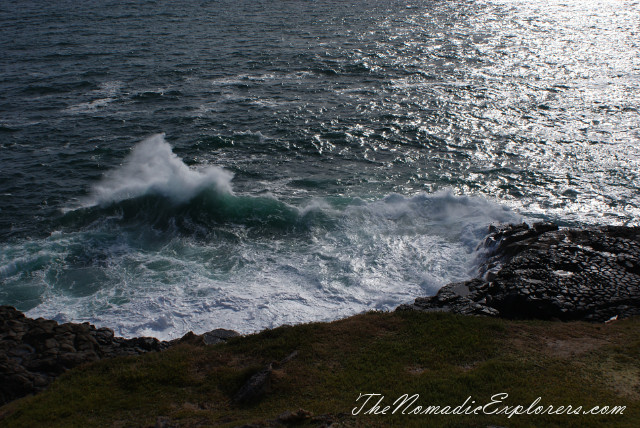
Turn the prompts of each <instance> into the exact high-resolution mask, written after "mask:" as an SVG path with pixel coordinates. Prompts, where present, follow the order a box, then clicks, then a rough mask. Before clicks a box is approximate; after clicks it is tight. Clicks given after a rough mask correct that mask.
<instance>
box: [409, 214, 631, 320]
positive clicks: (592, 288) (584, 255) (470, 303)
mask: <svg viewBox="0 0 640 428" xmlns="http://www.w3.org/2000/svg"><path fill="white" fill-rule="evenodd" d="M481 245H482V246H483V247H484V249H485V250H486V251H487V259H486V261H485V262H484V263H483V264H482V265H481V267H480V275H479V277H478V278H475V279H472V280H470V281H466V282H460V283H453V284H448V285H446V286H444V287H443V288H441V289H440V290H439V291H438V293H437V294H436V295H435V296H432V297H419V298H417V299H416V300H415V302H414V303H413V304H408V305H401V306H400V307H398V310H418V311H449V312H454V313H460V314H472V315H488V316H499V317H503V318H510V319H526V318H536V319H555V320H563V321H569V320H585V321H596V322H602V321H608V320H613V319H617V318H625V317H630V316H634V315H640V228H638V227H624V226H603V227H590V228H580V229H571V228H568V229H560V228H558V226H557V225H555V224H553V223H537V224H534V225H533V226H529V225H527V224H521V225H506V226H500V227H495V226H492V227H491V228H490V230H489V235H488V236H487V238H486V239H485V241H484V243H483V244H481Z"/></svg>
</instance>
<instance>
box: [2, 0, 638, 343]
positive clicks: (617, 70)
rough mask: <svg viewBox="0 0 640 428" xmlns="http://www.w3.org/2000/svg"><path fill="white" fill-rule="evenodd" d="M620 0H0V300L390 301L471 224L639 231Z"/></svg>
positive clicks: (420, 285) (258, 315)
mask: <svg viewBox="0 0 640 428" xmlns="http://www.w3.org/2000/svg"><path fill="white" fill-rule="evenodd" d="M638 10H639V4H638V3H637V2H633V1H613V0H611V1H607V0H602V1H580V2H578V1H562V2H561V1H542V0H540V1H522V2H519V1H439V2H437V1H411V2H407V1H404V2H400V1H384V2H383V1H363V2H358V3H357V4H345V3H344V2H334V1H287V2H266V1H234V2H227V1H217V2H207V1H185V2H181V3H180V5H179V6H176V5H175V4H174V3H171V2H167V1H149V2H144V1H131V2H91V1H88V2H83V3H82V4H76V2H65V1H62V2H55V4H49V3H43V2H37V1H33V2H17V1H16V2H11V1H6V2H3V3H2V4H1V5H0V24H1V25H2V28H3V31H2V32H1V33H0V52H1V53H2V55H0V70H2V73H0V281H1V283H0V304H11V305H15V306H17V307H18V308H20V309H22V310H25V311H28V313H29V315H32V316H46V317H50V318H55V319H58V320H60V321H63V320H73V321H90V322H92V323H95V324H98V325H108V326H110V327H113V328H115V330H116V332H117V333H118V334H120V335H125V336H133V335H141V334H145V335H152V336H156V337H160V338H170V337H176V336H180V335H182V334H184V333H185V332H187V331H188V330H194V331H196V332H202V331H205V330H207V329H212V328H217V327H226V328H233V329H236V330H239V331H243V332H248V331H255V330H258V329H262V328H265V327H272V326H277V325H280V324H283V323H298V322H306V321H311V320H328V319H335V318H337V317H341V316H345V315H348V314H352V313H357V312H361V311H364V310H368V309H382V310H386V309H392V308H394V307H395V306H397V305H398V304H400V303H404V302H407V301H410V300H412V299H413V298H415V297H416V296H419V295H425V294H432V293H434V292H435V291H436V290H437V289H438V288H439V287H441V286H442V285H444V284H445V283H447V282H449V281H453V280H462V279H466V278H469V277H471V276H473V275H474V273H475V266H476V263H477V261H478V260H479V258H481V257H482V254H479V253H477V252H476V247H477V244H478V243H479V242H480V240H481V239H482V237H483V235H484V233H485V232H486V228H487V226H488V225H489V224H491V223H498V222H507V221H521V220H522V219H529V220H536V219H549V220H553V221H557V222H559V223H561V224H564V225H580V224H638V218H639V216H638V214H639V213H640V197H639V194H640V192H639V186H638V183H640V180H639V177H638V175H639V173H638V171H640V168H639V166H640V165H639V164H640V153H639V151H640V149H639V147H640V145H639V144H638V143H639V142H640V131H639V125H640V115H639V112H638V108H639V106H640V49H639V46H638V44H639V42H638V40H640V39H639V38H638V32H639V31H640V28H639V26H638V19H637V17H638V12H637V11H638Z"/></svg>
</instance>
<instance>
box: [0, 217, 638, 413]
mask: <svg viewBox="0 0 640 428" xmlns="http://www.w3.org/2000/svg"><path fill="white" fill-rule="evenodd" d="M481 246H482V248H484V250H485V251H486V253H487V258H486V261H485V262H484V263H483V264H482V266H481V267H480V275H479V277H478V278H475V279H472V280H470V281H466V282H460V283H453V284H448V285H446V286H445V287H443V288H442V289H440V291H439V292H438V293H437V294H436V295H435V296H432V297H419V298H417V299H416V300H415V302H414V303H413V304H406V305H401V306H399V307H398V308H397V310H399V311H403V310H405V311H406V310H417V311H449V312H454V313H460V314H468V315H487V316H499V317H504V318H538V319H557V320H587V321H595V322H603V321H608V320H612V319H616V318H624V317H629V316H634V315H640V228H638V227H620V226H607V227H593V228H581V229H559V228H558V226H556V225H555V224H551V223H537V224H534V225H533V226H529V225H526V224H521V225H506V226H499V227H496V226H492V227H491V228H490V229H489V235H488V236H487V238H486V239H485V241H484V242H483V243H482V244H481ZM237 335H238V333H237V332H234V331H232V330H224V329H218V330H213V331H211V332H208V333H205V334H203V335H196V334H194V333H192V332H189V333H187V334H186V335H185V336H184V337H182V338H181V339H176V340H173V341H169V342H165V341H159V340H158V339H155V338H150V337H139V338H134V339H124V338H121V337H115V335H114V332H113V330H110V329H108V328H96V327H95V326H93V325H91V324H89V323H84V324H74V323H65V324H58V323H57V322H56V321H52V320H45V319H42V318H39V319H35V320H34V319H30V318H27V317H25V316H24V314H23V313H21V312H20V311H18V310H16V309H15V308H12V307H9V306H1V307H0V405H3V404H5V403H8V402H9V401H12V400H14V399H16V398H20V397H22V396H25V395H28V394H31V393H35V392H39V391H42V390H43V389H45V388H46V387H47V386H48V385H49V384H50V383H51V382H52V381H53V380H54V379H55V378H56V377H57V376H59V375H60V374H62V373H64V372H65V371H67V370H70V369H72V368H74V367H76V366H79V365H81V364H85V363H90V362H93V361H97V360H100V359H103V358H111V357H116V356H123V355H138V354H142V353H146V352H154V351H162V350H165V349H168V348H169V347H171V346H172V345H174V344H177V343H182V342H190V343H199V344H213V343H218V342H220V341H225V340H227V339H229V338H231V337H234V336H237Z"/></svg>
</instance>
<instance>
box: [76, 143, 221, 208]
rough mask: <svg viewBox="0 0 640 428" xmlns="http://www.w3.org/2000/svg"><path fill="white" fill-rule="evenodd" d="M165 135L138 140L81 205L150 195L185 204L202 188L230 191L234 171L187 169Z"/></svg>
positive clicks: (212, 168)
mask: <svg viewBox="0 0 640 428" xmlns="http://www.w3.org/2000/svg"><path fill="white" fill-rule="evenodd" d="M164 137H165V134H157V135H153V136H151V137H149V138H147V139H145V140H144V141H142V142H140V143H138V144H137V145H136V146H135V147H134V148H133V150H132V151H131V153H130V154H129V155H128V156H127V157H126V158H125V160H124V162H123V164H122V166H120V167H118V168H115V169H112V170H110V171H107V173H105V175H104V177H103V179H102V180H101V181H100V182H99V183H97V184H95V185H94V186H93V188H92V190H91V194H90V195H89V196H88V197H87V198H86V199H85V200H84V201H82V206H83V207H85V208H86V207H89V206H94V205H108V204H112V203H114V202H120V201H124V200H127V199H133V198H137V197H140V196H144V195H149V194H156V195H162V196H166V197H168V198H170V199H171V200H172V201H174V202H176V203H184V202H187V201H189V200H191V199H192V198H193V197H194V196H196V195H197V194H199V193H200V192H201V191H202V190H203V189H205V188H214V189H215V190H216V191H217V192H220V193H223V194H229V195H230V194H232V193H233V192H232V189H231V180H232V179H233V173H231V172H229V171H226V170H224V169H222V168H220V167H216V166H206V167H203V168H199V169H193V168H189V166H187V165H186V164H185V163H184V162H183V161H182V159H180V158H179V157H178V156H177V155H176V154H175V153H173V150H172V149H171V146H170V145H169V143H167V142H166V141H165V138H164Z"/></svg>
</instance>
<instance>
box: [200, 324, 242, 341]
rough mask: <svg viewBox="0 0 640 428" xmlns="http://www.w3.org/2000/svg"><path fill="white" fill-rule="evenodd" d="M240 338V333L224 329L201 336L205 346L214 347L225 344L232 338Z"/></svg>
mask: <svg viewBox="0 0 640 428" xmlns="http://www.w3.org/2000/svg"><path fill="white" fill-rule="evenodd" d="M236 336H240V333H238V332H237V331H233V330H226V329H224V328H218V329H216V330H211V331H209V332H207V333H204V334H203V335H202V338H203V340H204V343H205V345H214V344H216V343H220V342H226V341H227V340H229V339H231V338H232V337H236Z"/></svg>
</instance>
